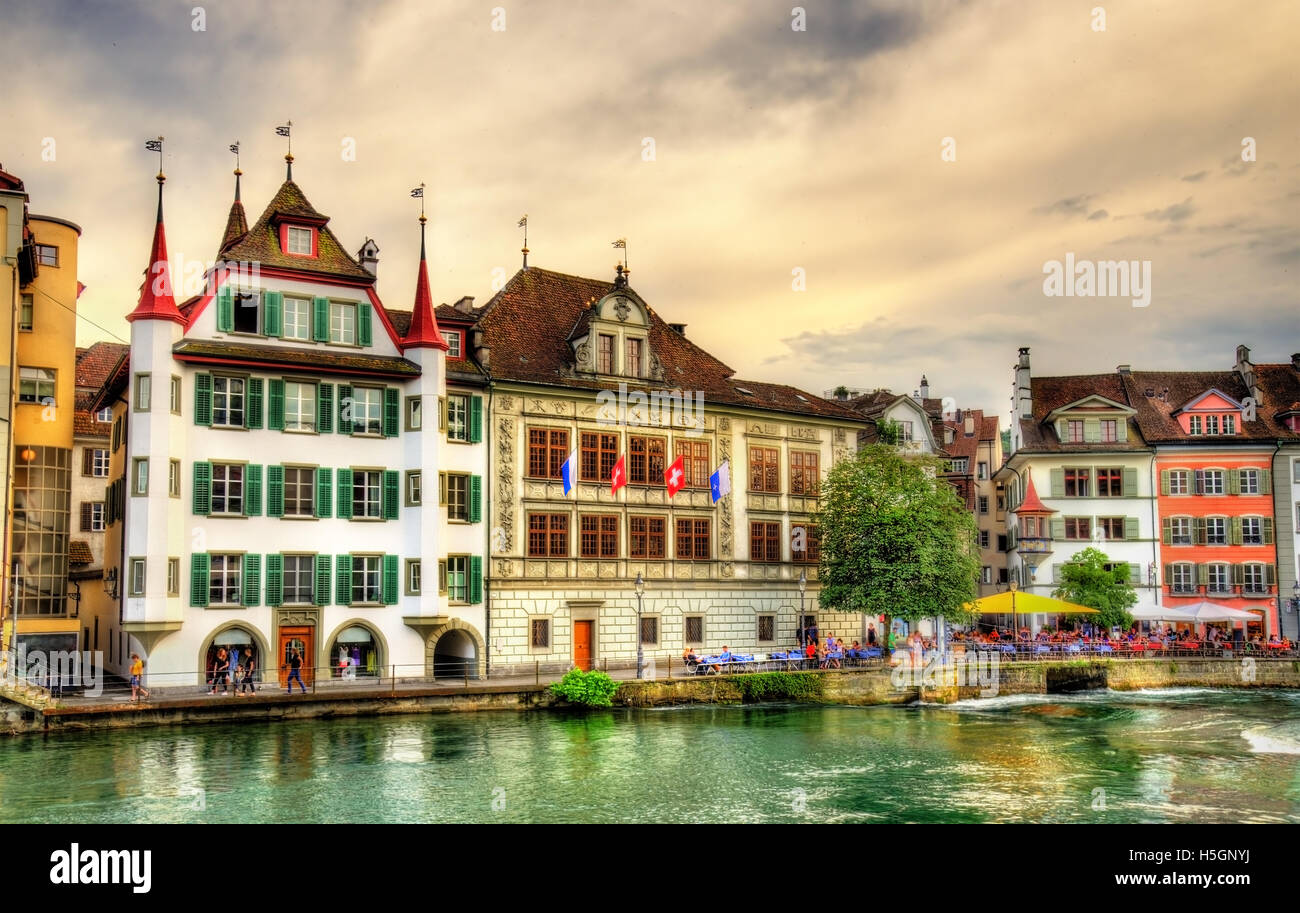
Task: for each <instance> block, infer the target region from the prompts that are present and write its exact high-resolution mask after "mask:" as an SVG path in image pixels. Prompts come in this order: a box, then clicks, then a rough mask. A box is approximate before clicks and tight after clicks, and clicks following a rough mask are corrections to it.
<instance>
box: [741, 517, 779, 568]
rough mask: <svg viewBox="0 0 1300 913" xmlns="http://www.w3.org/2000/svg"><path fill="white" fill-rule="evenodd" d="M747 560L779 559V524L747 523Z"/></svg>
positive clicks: (769, 560)
mask: <svg viewBox="0 0 1300 913" xmlns="http://www.w3.org/2000/svg"><path fill="white" fill-rule="evenodd" d="M749 560H750V561H762V562H767V563H776V562H779V561H780V560H781V524H780V523H768V522H758V523H750V524H749Z"/></svg>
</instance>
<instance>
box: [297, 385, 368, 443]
mask: <svg viewBox="0 0 1300 913" xmlns="http://www.w3.org/2000/svg"><path fill="white" fill-rule="evenodd" d="M354 395H355V391H354ZM355 410H356V406H355V403H354V405H353V415H354V416H355V414H356V411H355ZM284 430H285V431H315V430H316V385H315V384H304V383H299V382H298V381H292V380H289V381H285V383H284Z"/></svg>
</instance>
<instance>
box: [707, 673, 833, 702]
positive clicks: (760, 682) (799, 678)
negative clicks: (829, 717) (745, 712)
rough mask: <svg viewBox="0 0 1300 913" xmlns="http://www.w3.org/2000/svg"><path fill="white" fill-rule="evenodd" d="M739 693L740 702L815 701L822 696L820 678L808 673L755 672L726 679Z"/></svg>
mask: <svg viewBox="0 0 1300 913" xmlns="http://www.w3.org/2000/svg"><path fill="white" fill-rule="evenodd" d="M727 683H728V684H730V685H734V686H735V687H736V689H737V690H739V691H740V695H741V700H742V701H744V702H746V703H749V702H752V701H816V700H820V699H821V696H822V676H821V675H819V674H817V673H808V672H756V673H754V674H752V675H736V676H731V677H729V678H728V679H727Z"/></svg>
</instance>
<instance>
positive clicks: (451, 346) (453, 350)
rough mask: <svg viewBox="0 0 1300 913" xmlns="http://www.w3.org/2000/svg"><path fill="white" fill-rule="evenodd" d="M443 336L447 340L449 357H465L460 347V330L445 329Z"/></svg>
mask: <svg viewBox="0 0 1300 913" xmlns="http://www.w3.org/2000/svg"><path fill="white" fill-rule="evenodd" d="M442 338H443V339H445V340H446V341H447V357H448V358H464V357H465V356H464V355H463V354H462V353H461V348H460V330H443V331H442Z"/></svg>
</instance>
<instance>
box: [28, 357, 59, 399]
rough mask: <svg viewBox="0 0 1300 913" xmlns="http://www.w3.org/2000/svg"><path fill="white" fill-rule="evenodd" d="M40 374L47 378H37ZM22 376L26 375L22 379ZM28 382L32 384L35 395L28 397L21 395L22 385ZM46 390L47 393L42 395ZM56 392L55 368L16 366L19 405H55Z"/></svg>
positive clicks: (56, 374)
mask: <svg viewBox="0 0 1300 913" xmlns="http://www.w3.org/2000/svg"><path fill="white" fill-rule="evenodd" d="M28 372H30V373H28ZM42 373H44V374H48V375H49V376H48V377H42V376H39V375H40V374H42ZM24 374H27V376H26V377H24ZM28 381H30V382H31V383H32V384H34V389H35V393H34V394H32V395H30V396H28V395H26V394H24V393H23V384H24V383H25V382H28ZM47 389H48V392H46V393H45V394H44V395H42V391H43V390H47ZM58 390H59V372H58V369H57V368H42V367H38V366H35V365H19V366H18V403H19V404H20V405H29V406H44V405H49V404H50V403H56V402H57V398H58Z"/></svg>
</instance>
